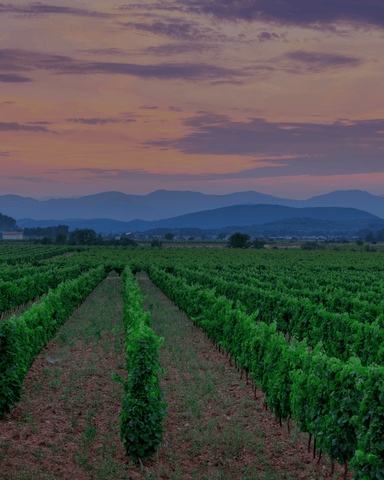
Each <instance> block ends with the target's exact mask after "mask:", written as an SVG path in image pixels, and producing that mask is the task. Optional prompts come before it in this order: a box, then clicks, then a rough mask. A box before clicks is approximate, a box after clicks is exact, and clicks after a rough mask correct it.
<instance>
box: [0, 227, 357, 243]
mask: <svg viewBox="0 0 384 480" xmlns="http://www.w3.org/2000/svg"><path fill="white" fill-rule="evenodd" d="M24 229H25V227H18V230H16V231H5V230H3V231H0V233H1V235H2V237H1V238H2V239H3V240H23V239H28V238H36V239H42V238H44V237H43V236H37V235H33V236H31V235H28V236H26V235H24V232H23V231H24ZM230 236H231V235H225V236H224V235H223V234H221V235H203V236H196V237H195V236H193V235H173V236H172V238H170V237H168V238H167V234H164V235H158V234H152V235H151V234H147V233H140V232H135V233H132V232H121V233H112V232H111V233H102V234H101V237H102V238H103V239H106V240H113V239H114V240H120V239H121V238H124V237H128V238H133V239H135V240H151V239H158V240H163V241H167V240H168V241H176V242H180V241H195V240H196V241H204V240H208V241H209V240H210V241H212V240H217V241H223V242H225V241H228V239H229V238H230ZM343 238H346V239H347V238H348V239H349V240H358V239H359V238H361V236H353V237H349V236H347V235H330V236H324V235H318V236H316V235H302V236H289V235H284V236H266V237H264V236H263V235H257V236H255V235H250V240H251V241H253V240H256V239H261V240H269V241H271V240H272V241H297V240H323V241H338V240H342V239H343Z"/></svg>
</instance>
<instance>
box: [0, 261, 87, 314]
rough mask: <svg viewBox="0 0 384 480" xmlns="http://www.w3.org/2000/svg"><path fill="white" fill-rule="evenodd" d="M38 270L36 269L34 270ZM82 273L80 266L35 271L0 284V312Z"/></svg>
mask: <svg viewBox="0 0 384 480" xmlns="http://www.w3.org/2000/svg"><path fill="white" fill-rule="evenodd" d="M36 270H38V269H36ZM81 273H82V269H81V267H80V266H78V265H75V266H73V267H68V268H61V269H57V268H53V269H50V270H48V271H45V272H44V271H43V272H41V271H39V270H38V271H37V273H35V274H32V275H26V276H24V277H23V278H20V279H18V280H16V281H8V282H0V312H5V311H7V310H10V309H11V308H15V307H18V306H19V305H21V304H25V303H27V302H29V301H30V300H33V299H34V298H36V297H38V296H41V295H43V294H44V293H47V292H48V290H49V289H50V288H56V287H57V286H58V285H59V284H60V283H62V282H64V281H66V280H70V279H74V278H77V277H78V276H79V275H80V274H81Z"/></svg>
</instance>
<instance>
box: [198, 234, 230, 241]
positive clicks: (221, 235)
mask: <svg viewBox="0 0 384 480" xmlns="http://www.w3.org/2000/svg"><path fill="white" fill-rule="evenodd" d="M201 238H203V237H201ZM218 238H219V240H224V238H225V234H224V233H219V236H218Z"/></svg>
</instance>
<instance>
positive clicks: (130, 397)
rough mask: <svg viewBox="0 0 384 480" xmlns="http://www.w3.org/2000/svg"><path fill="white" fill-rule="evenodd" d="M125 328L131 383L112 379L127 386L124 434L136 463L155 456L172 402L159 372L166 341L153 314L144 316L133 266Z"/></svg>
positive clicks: (126, 274)
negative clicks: (154, 323) (153, 322)
mask: <svg viewBox="0 0 384 480" xmlns="http://www.w3.org/2000/svg"><path fill="white" fill-rule="evenodd" d="M123 280H124V294H123V298H124V307H123V310H124V328H125V332H126V342H125V345H126V347H125V348H126V354H127V371H128V374H129V375H128V380H127V381H126V382H125V381H124V380H123V379H122V378H118V377H116V376H112V378H113V379H114V380H116V381H120V382H121V383H122V384H123V385H124V390H125V394H126V396H125V398H124V399H123V404H122V413H121V415H120V435H121V440H122V441H123V443H124V447H125V454H126V455H127V456H131V457H132V458H133V459H134V460H137V459H139V458H140V459H146V458H150V457H152V456H153V455H154V454H155V453H156V451H157V448H158V446H159V444H160V442H161V441H162V439H163V437H162V434H163V426H162V421H163V418H164V416H165V414H166V410H165V408H166V406H167V405H168V403H165V402H163V401H162V397H163V395H164V393H163V391H162V390H161V388H160V384H159V378H158V373H159V372H162V373H164V371H163V369H162V368H161V367H160V364H159V360H158V358H159V348H160V347H161V345H162V344H163V342H164V338H162V337H161V338H159V337H157V336H156V335H155V333H154V332H153V331H152V330H151V328H150V326H151V320H150V313H149V312H146V313H144V312H143V310H142V308H141V304H142V300H143V297H142V296H141V295H140V291H139V288H138V286H137V283H136V281H135V279H134V277H133V274H132V272H131V270H130V269H129V267H126V268H125V269H124V272H123Z"/></svg>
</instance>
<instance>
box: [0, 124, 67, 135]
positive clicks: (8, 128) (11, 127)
mask: <svg viewBox="0 0 384 480" xmlns="http://www.w3.org/2000/svg"><path fill="white" fill-rule="evenodd" d="M21 130H24V131H27V132H47V133H57V132H53V131H52V130H48V129H47V128H45V127H39V126H35V127H27V126H26V125H20V124H19V123H17V122H8V123H7V122H0V132H19V131H21Z"/></svg>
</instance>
